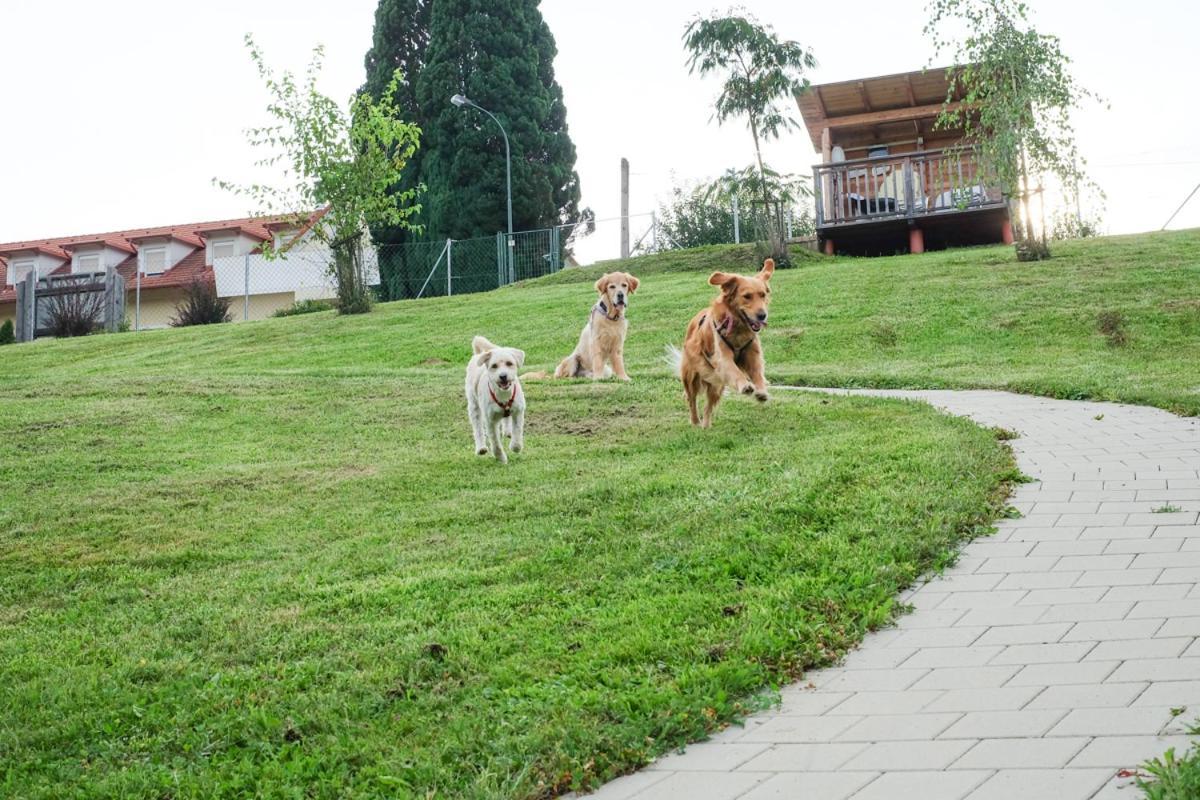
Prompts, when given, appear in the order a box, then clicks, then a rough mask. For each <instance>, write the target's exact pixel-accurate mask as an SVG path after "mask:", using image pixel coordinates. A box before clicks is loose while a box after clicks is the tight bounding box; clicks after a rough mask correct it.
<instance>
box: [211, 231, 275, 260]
mask: <svg viewBox="0 0 1200 800" xmlns="http://www.w3.org/2000/svg"><path fill="white" fill-rule="evenodd" d="M231 235H232V238H233V252H234V255H235V256H244V255H246V254H247V253H249V252H250V251H252V250H254V249H255V248H257V247H258V246H259V245H261V244H262V242H260V241H259V240H258V239H256V238H254V237H253V236H247V235H246V234H244V233H237V234H232V232H230V233H221V232H216V231H214V232H210V233H206V234H204V240H205V242H206V245H205V249H204V263H205V264H208V265H209V266H213V254H212V243H213V240H214V239H217V240H221V241H224V240H226V239H229V238H230V236H231Z"/></svg>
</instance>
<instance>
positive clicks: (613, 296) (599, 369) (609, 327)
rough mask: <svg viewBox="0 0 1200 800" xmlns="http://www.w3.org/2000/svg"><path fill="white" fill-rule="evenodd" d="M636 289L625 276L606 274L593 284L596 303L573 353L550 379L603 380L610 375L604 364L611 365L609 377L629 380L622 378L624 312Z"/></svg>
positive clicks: (626, 328)
mask: <svg viewBox="0 0 1200 800" xmlns="http://www.w3.org/2000/svg"><path fill="white" fill-rule="evenodd" d="M637 287H638V279H637V278H635V277H633V276H632V275H630V274H629V273H628V272H610V273H608V274H607V275H603V276H601V278H600V280H598V281H596V291H597V292H599V293H600V299H599V300H597V301H596V305H594V306H592V310H591V311H589V312H588V321H587V324H586V325H584V326H583V332H582V333H580V334H579V344H577V345H575V351H574V352H573V353H571V355H569V356H567V357H566V358H564V359H563V360H562V363H561V364H559V365H558V369H556V370H554V377H556V378H606V377H608V375H609V374H610V373H609V372H608V366H607V363H610V362H611V364H612V373H613V374H616V376H617V377H618V378H620V379H621V380H623V381H627V380H629V376H628V375H626V374H625V333H626V331H628V329H629V320H627V319H625V309H626V308H627V307H628V305H629V296H630V295H632V294H633V293H634V292H636V291H637Z"/></svg>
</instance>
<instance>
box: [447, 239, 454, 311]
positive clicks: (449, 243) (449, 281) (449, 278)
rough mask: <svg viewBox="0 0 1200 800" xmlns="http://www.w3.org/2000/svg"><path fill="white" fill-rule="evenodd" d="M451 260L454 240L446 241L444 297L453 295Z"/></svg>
mask: <svg viewBox="0 0 1200 800" xmlns="http://www.w3.org/2000/svg"><path fill="white" fill-rule="evenodd" d="M453 259H454V240H453V239H447V240H446V297H450V296H451V295H452V294H454V286H453V278H454V276H453V272H452V270H453Z"/></svg>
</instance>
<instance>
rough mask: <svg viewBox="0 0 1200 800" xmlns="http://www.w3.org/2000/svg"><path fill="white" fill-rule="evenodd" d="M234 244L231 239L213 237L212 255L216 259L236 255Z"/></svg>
mask: <svg viewBox="0 0 1200 800" xmlns="http://www.w3.org/2000/svg"><path fill="white" fill-rule="evenodd" d="M236 244H237V243H236V242H235V241H234V240H233V239H213V243H212V257H213V258H214V259H218V258H229V257H230V256H235V255H237V253H236V252H235V249H236Z"/></svg>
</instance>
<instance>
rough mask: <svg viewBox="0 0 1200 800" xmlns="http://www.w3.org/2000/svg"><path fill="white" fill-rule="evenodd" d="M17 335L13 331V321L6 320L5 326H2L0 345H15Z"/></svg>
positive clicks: (0, 329)
mask: <svg viewBox="0 0 1200 800" xmlns="http://www.w3.org/2000/svg"><path fill="white" fill-rule="evenodd" d="M16 341H17V334H16V332H15V331H14V329H13V321H12V320H11V319H6V320H4V324H3V325H0V344H15V343H16Z"/></svg>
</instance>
